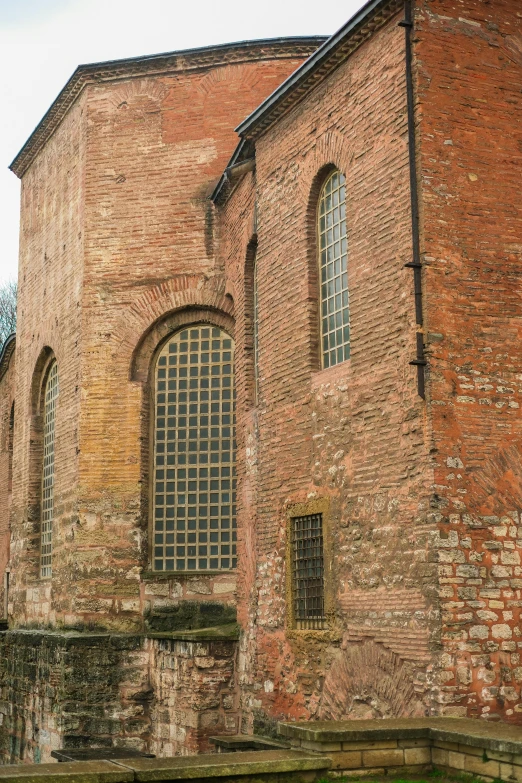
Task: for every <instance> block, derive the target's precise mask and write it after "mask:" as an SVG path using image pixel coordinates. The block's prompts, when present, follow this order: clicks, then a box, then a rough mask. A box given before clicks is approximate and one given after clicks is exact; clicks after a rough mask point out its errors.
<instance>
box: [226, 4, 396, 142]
mask: <svg viewBox="0 0 522 783" xmlns="http://www.w3.org/2000/svg"><path fill="white" fill-rule="evenodd" d="M402 5H403V0H369V2H367V3H366V5H364V6H363V7H362V8H361V9H360V10H359V11H358V12H357V13H356V14H354V16H352V18H351V19H349V20H348V22H346V24H345V25H343V26H342V27H341V28H340V29H339V30H338V31H337V32H336V33H334V34H333V35H332V36H331V37H330V38H329V39H328V40H327V41H325V43H324V44H323V45H322V46H320V47H319V48H318V49H317V51H316V52H314V53H313V54H312V55H311V56H310V57H309V58H308V59H307V60H306V61H305V62H304V63H303V64H302V65H301V66H299V68H297V69H296V70H295V71H294V72H293V73H292V74H291V75H290V76H289V77H288V79H286V80H285V81H284V82H283V83H282V84H281V85H280V86H279V87H278V88H277V89H276V90H274V92H273V93H272V94H271V95H269V96H268V98H267V99H266V100H265V101H263V103H261V104H260V105H259V106H258V107H257V108H256V109H255V110H254V111H253V112H252V113H251V114H249V116H248V117H247V118H246V119H245V120H243V122H242V123H240V125H238V126H237V128H236V129H235V130H236V133H239V135H240V136H242V137H244V138H253V137H255V136H256V135H258V134H259V133H261V132H263V131H265V130H266V129H267V128H268V127H269V126H270V125H271V124H272V123H273V122H275V121H276V120H277V119H278V118H279V117H280V116H282V114H285V113H286V112H287V111H288V110H289V109H290V108H291V106H293V105H295V103H297V102H298V101H299V100H301V98H302V97H303V95H304V94H306V93H307V92H308V90H309V89H310V88H311V86H312V82H313V83H314V84H315V81H314V79H313V77H314V76H316V75H318V72H320V71H321V69H322V68H323V67H324V66H327V65H328V63H329V61H331V68H326V73H325V76H326V75H328V74H329V73H331V71H332V70H334V69H335V68H337V67H338V66H339V65H340V64H341V62H343V61H344V60H345V59H346V58H347V57H348V56H349V54H351V51H353V49H351V50H349V51H348V52H347V53H346V54H344V53H343V52H344V46H343V44H345V43H346V42H347V41H349V39H350V38H352V37H353V36H355V35H356V34H357V32H359V31H361V30H364V28H365V27H368V26H369V25H370V26H371V21H372V19H374V18H375V16H376V15H377V14H378V12H379V11H380V10H384V9H386V7H387V6H389V7H390V9H391V13H390V15H391V14H395V13H397V12H398V11H399V10H400V8H401V7H402ZM380 26H381V25H380V24H376V25H375V26H374V27H373V28H372V29H369V30H368V33H367V35H366V36H365V37H364V39H363V40H366V38H367V37H369V35H371V34H372V33H373V32H374V29H376V28H378V27H380ZM362 42H363V41H362V40H361V41H360V42H359V43H357V45H356V47H354V48H358V46H359V45H360V44H361V43H362ZM339 53H340V54H341V56H340V57H339V59H338V60H337V58H336V57H335V55H336V54H339ZM321 78H322V76H321ZM292 93H294V100H293V101H292V102H291V106H288V105H287V103H288V98H289V96H291V94H292Z"/></svg>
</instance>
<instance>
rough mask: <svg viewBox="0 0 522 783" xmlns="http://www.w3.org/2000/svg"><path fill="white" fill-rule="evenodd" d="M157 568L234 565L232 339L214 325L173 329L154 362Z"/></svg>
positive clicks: (204, 568) (197, 568)
mask: <svg viewBox="0 0 522 783" xmlns="http://www.w3.org/2000/svg"><path fill="white" fill-rule="evenodd" d="M155 394H156V412H155V416H156V418H155V444H154V502H153V514H154V532H153V536H154V541H153V569H154V570H155V571H214V570H220V571H227V570H231V569H233V568H235V567H236V473H235V455H236V442H235V391H234V345H233V340H232V339H231V337H229V335H228V334H226V332H224V331H222V330H221V329H218V328H217V327H212V326H205V325H196V326H193V327H190V328H189V329H184V330H183V331H181V332H178V333H177V334H175V335H174V336H173V337H172V338H171V339H170V340H169V342H168V343H166V345H165V346H164V347H163V349H162V351H161V353H160V355H159V357H158V361H157V365H156V389H155Z"/></svg>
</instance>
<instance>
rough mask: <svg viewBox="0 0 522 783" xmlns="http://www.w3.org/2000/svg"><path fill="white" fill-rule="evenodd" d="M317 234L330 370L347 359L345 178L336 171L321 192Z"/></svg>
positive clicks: (324, 355)
mask: <svg viewBox="0 0 522 783" xmlns="http://www.w3.org/2000/svg"><path fill="white" fill-rule="evenodd" d="M317 232H318V247H319V268H320V278H321V355H322V365H323V367H333V365H335V364H339V362H344V361H345V360H346V359H349V358H350V311H349V303H348V247H347V238H346V205H345V177H344V174H341V172H340V171H337V170H335V171H333V172H332V173H331V174H330V175H329V177H328V179H327V180H326V182H325V183H324V184H323V187H322V188H321V192H320V194H319V209H318V226H317Z"/></svg>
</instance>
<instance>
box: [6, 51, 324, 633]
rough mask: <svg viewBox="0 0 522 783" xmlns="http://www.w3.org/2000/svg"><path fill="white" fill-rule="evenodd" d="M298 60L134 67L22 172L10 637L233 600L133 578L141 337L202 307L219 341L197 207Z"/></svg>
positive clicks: (144, 498)
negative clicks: (41, 397) (43, 576)
mask: <svg viewBox="0 0 522 783" xmlns="http://www.w3.org/2000/svg"><path fill="white" fill-rule="evenodd" d="M307 46H308V47H309V49H310V51H311V50H312V49H313V46H311V45H310V44H301V43H298V42H296V43H289V44H284V43H275V44H270V45H253V46H245V47H244V49H241V50H237V49H232V50H230V51H228V50H224V51H221V50H217V52H216V54H214V55H209V53H208V52H206V53H203V54H202V56H201V57H200V58H199V59H198V56H197V55H190V56H187V57H186V58H185V59H183V58H181V59H180V60H179V61H176V64H175V65H174V66H173V72H172V73H170V74H163V75H159V76H158V75H154V76H151V77H147V75H146V74H145V75H144V74H143V67H142V66H141V65H140V66H139V68H138V70H137V71H136V74H135V75H133V76H132V75H129V78H126V79H125V78H118V79H117V80H115V81H110V80H108V81H103V80H101V81H100V82H99V83H98V84H95V85H89V86H87V87H85V88H84V91H83V92H82V95H81V97H80V98H79V99H78V100H77V102H76V103H75V104H74V106H73V108H72V109H70V111H69V112H68V114H67V115H66V117H65V119H64V120H63V122H62V124H61V125H60V127H59V128H58V130H57V131H56V132H55V133H54V135H53V136H52V137H51V139H50V141H48V142H47V144H46V146H45V147H44V149H43V150H42V151H41V152H40V153H39V155H38V156H37V158H36V160H35V161H34V162H33V164H32V165H31V167H30V168H29V170H28V171H27V173H26V174H25V175H24V177H23V193H22V244H21V262H20V316H19V329H18V335H17V339H18V342H19V348H18V349H17V404H18V400H19V410H20V420H21V425H20V429H19V430H17V438H16V443H15V452H16V454H15V463H16V466H17V467H16V478H15V481H16V491H15V497H14V538H15V541H16V544H15V547H14V550H13V576H14V581H13V600H14V618H13V619H14V622H15V623H20V624H22V623H23V622H25V621H26V620H31V621H36V622H43V623H48V622H50V623H51V624H53V623H54V622H58V623H64V624H65V625H68V626H70V625H74V624H77V623H95V624H102V625H103V624H109V625H113V626H115V627H116V628H118V629H119V630H133V629H136V628H140V627H141V625H142V623H143V613H144V612H145V611H147V610H148V609H150V608H151V606H152V605H153V604H155V603H156V604H160V605H161V606H163V607H164V606H165V605H166V604H169V603H173V604H175V603H177V602H179V600H180V599H181V598H188V599H191V600H201V599H203V600H208V598H209V596H210V597H213V599H215V600H216V601H220V602H222V601H225V602H227V603H233V602H234V600H235V579H234V577H233V575H229V574H224V575H223V576H220V577H218V578H216V579H213V580H208V579H207V580H205V579H201V578H199V577H198V578H195V579H194V578H192V579H185V580H175V581H173V582H172V583H171V584H169V583H168V582H167V583H165V582H161V583H157V584H156V583H155V582H154V580H152V581H151V580H150V579H148V580H147V581H145V582H140V572H141V570H142V569H143V568H146V567H147V549H148V546H147V537H148V458H149V457H148V453H149V448H148V447H149V421H148V418H147V408H148V393H149V390H148V386H147V372H148V362H149V361H150V359H151V357H152V350H153V348H154V347H155V343H154V339H155V337H158V339H159V336H160V335H161V336H163V335H162V333H161V328H162V327H160V329H159V331H158V329H157V328H156V327H155V329H156V330H155V331H154V330H153V331H152V332H151V328H152V327H153V326H154V324H155V322H158V321H159V322H164V319H165V318H166V317H167V316H168V317H169V319H170V320H169V325H175V323H174V322H176V319H177V318H178V320H179V317H181V316H178V315H176V313H177V312H181V311H184V312H185V316H183V317H184V318H185V319H187V318H189V319H190V318H196V320H197V319H198V318H200V317H204V318H207V317H209V316H208V313H209V308H210V309H212V311H213V312H215V313H216V315H215V317H216V318H218V320H220V323H221V322H222V321H223V323H224V324H225V325H226V326H227V327H228V328H230V327H231V324H232V317H231V314H232V300H231V299H230V297H227V296H226V295H225V283H224V278H223V275H222V273H221V270H220V269H219V268H218V267H216V263H215V260H214V251H213V245H212V243H213V216H212V206H211V204H210V202H209V201H208V195H209V193H210V191H211V190H212V187H213V186H214V184H215V182H216V180H217V178H218V177H219V176H220V174H221V173H222V170H223V168H224V167H225V165H226V163H227V161H228V159H229V157H230V155H231V154H232V151H233V149H234V147H235V144H236V136H235V134H234V131H233V128H234V127H235V125H236V124H237V123H238V122H239V121H240V120H241V119H243V118H244V117H245V116H246V115H247V114H248V113H249V112H250V111H251V110H252V109H253V108H255V106H256V105H258V104H259V103H260V102H261V101H262V100H263V99H264V98H265V97H266V96H267V95H268V94H269V93H270V92H271V91H272V90H273V89H274V88H275V87H276V86H277V85H279V84H280V83H281V81H283V80H284V79H285V78H286V76H288V74H289V73H290V72H292V71H293V70H294V69H295V68H296V67H297V66H298V65H299V64H300V63H301V62H302V60H303V57H304V56H305V55H306V53H307ZM194 306H197V307H199V309H198V310H194V309H192V310H191V311H190V313H189V314H188V315H187V308H194ZM173 313H174V315H172V314H173ZM219 313H221V314H219ZM172 318H174V321H172ZM176 323H177V322H176ZM156 326H157V324H156ZM144 336H145V340H144V342H143V345H141V344H140V345H141V347H138V344H139V343H140V340H141V338H142V337H144ZM147 336H148V337H147ZM151 341H152V343H151ZM153 343H154V344H153ZM151 346H152V347H151ZM50 350H52V351H53V352H54V354H55V356H56V358H57V361H58V367H59V376H60V398H59V407H58V413H57V425H56V426H57V429H56V455H57V456H56V494H55V517H56V522H55V547H54V548H55V556H54V563H53V579H52V583H49V582H47V583H42V582H40V580H39V579H38V541H39V536H38V534H39V507H38V506H39V494H40V480H41V472H40V466H41V448H40V447H41V443H40V440H41V437H40V434H41V420H40V419H39V418H38V416H37V415H36V414H37V410H36V408H35V403H34V400H35V399H36V398H37V396H38V395H37V391H38V383H41V377H40V375H41V372H40V370H41V368H40V365H38V369H37V372H36V374H35V373H34V370H35V367H36V366H37V363H38V361H40V364H42V363H43V361H44V359H45V358H47V357H48V356H49V355H50ZM144 351H145V354H144V353H143V352H144ZM147 351H148V353H147ZM144 356H145V358H144ZM39 357H40V360H39ZM140 361H141V365H140V368H141V369H139V371H136V372H134V371H133V370H132V366H133V362H134V364H136V362H137V363H138V365H139V364H140ZM144 362H145V365H144V367H145V369H143V363H144Z"/></svg>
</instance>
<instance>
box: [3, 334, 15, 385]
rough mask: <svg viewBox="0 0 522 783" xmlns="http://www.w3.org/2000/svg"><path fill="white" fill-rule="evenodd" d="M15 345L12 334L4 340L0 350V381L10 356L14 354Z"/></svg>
mask: <svg viewBox="0 0 522 783" xmlns="http://www.w3.org/2000/svg"><path fill="white" fill-rule="evenodd" d="M15 345H16V334H15V333H14V332H13V333H12V334H10V335H8V337H6V338H5V340H4V344H3V345H2V350H1V351H0V380H2V378H3V377H4V375H5V374H6V372H7V368H8V367H9V362H10V361H11V356H12V355H13V353H14V349H15Z"/></svg>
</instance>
